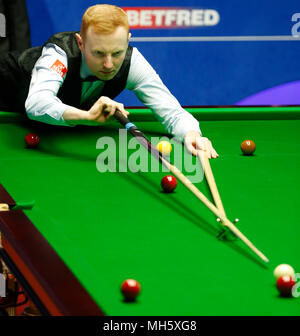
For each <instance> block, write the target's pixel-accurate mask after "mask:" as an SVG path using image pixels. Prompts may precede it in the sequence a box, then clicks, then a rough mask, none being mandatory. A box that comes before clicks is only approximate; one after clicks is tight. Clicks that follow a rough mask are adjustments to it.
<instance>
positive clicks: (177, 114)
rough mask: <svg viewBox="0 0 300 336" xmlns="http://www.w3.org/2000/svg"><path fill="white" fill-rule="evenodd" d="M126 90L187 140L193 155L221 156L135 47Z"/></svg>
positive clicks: (168, 128) (165, 124)
mask: <svg viewBox="0 0 300 336" xmlns="http://www.w3.org/2000/svg"><path fill="white" fill-rule="evenodd" d="M126 87H127V88H128V89H129V90H131V91H133V92H134V93H135V94H136V96H137V97H138V99H139V100H140V101H141V102H142V103H143V104H144V105H146V106H147V107H148V108H150V109H151V110H152V112H153V113H154V115H155V116H156V118H157V119H158V120H159V121H160V122H161V123H162V124H163V126H164V127H165V128H166V130H167V131H168V132H169V133H170V134H172V135H173V136H175V137H176V138H177V139H178V140H180V141H184V144H185V146H186V148H187V149H188V150H189V152H190V153H192V154H193V155H197V150H199V149H202V150H206V151H207V156H208V157H209V158H216V157H218V154H217V152H216V151H215V149H214V148H213V146H212V144H211V142H210V140H209V139H208V138H206V137H203V136H202V133H201V130H200V127H199V122H198V121H197V120H196V119H195V118H194V117H193V116H192V115H191V114H190V113H189V112H187V111H186V110H184V109H183V108H182V107H181V105H180V104H179V102H178V101H177V99H176V98H175V97H174V96H173V95H172V94H171V92H170V91H169V90H168V88H167V87H166V86H165V85H164V84H163V82H162V80H161V79H160V77H159V76H158V75H157V73H156V72H155V71H154V69H153V68H152V67H151V65H150V64H149V63H148V62H147V61H146V60H145V58H144V57H143V56H142V55H141V54H140V53H139V51H138V50H137V49H136V48H134V52H133V56H132V60H131V67H130V71H129V75H128V81H127V86H126Z"/></svg>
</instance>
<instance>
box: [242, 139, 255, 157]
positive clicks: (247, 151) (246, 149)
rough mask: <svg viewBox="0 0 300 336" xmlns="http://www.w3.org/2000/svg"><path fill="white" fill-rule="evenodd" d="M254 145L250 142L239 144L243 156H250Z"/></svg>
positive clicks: (253, 150)
mask: <svg viewBox="0 0 300 336" xmlns="http://www.w3.org/2000/svg"><path fill="white" fill-rule="evenodd" d="M255 149H256V145H255V143H254V142H253V141H252V140H245V141H243V142H242V144H241V150H242V152H243V153H244V155H252V154H253V153H254V152H255Z"/></svg>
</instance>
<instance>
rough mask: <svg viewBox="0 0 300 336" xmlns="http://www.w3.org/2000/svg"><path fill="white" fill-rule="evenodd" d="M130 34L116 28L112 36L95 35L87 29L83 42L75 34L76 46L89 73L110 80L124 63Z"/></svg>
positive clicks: (120, 28) (122, 28) (91, 29)
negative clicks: (83, 58)
mask: <svg viewBox="0 0 300 336" xmlns="http://www.w3.org/2000/svg"><path fill="white" fill-rule="evenodd" d="M129 38H130V34H128V33H127V31H126V29H125V28H124V27H117V28H116V30H115V31H114V32H113V33H112V34H99V33H96V32H95V31H94V29H93V27H89V28H88V30H87V32H86V36H85V38H84V40H83V39H82V37H81V36H80V35H79V34H76V39H77V42H78V46H79V48H80V50H81V51H82V53H83V54H84V57H85V60H86V63H87V65H88V67H89V69H90V70H91V72H92V73H93V74H94V75H95V76H96V77H98V78H99V79H101V80H104V81H106V80H110V79H112V78H113V77H114V76H115V75H116V74H117V73H118V71H119V70H120V68H121V66H122V63H123V61H124V58H125V55H126V50H127V47H128V41H129Z"/></svg>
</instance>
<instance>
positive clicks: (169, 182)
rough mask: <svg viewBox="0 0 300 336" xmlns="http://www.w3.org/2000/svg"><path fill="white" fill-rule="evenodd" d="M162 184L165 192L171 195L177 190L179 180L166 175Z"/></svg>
mask: <svg viewBox="0 0 300 336" xmlns="http://www.w3.org/2000/svg"><path fill="white" fill-rule="evenodd" d="M160 184H161V187H162V188H163V191H164V192H166V193H171V192H173V191H174V190H175V188H176V186H177V180H176V178H175V177H174V176H172V175H166V176H165V177H163V178H162V180H161V183H160Z"/></svg>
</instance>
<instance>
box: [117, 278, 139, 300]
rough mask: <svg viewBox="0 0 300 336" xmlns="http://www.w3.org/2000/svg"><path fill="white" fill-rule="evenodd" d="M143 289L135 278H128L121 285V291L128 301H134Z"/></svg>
mask: <svg viewBox="0 0 300 336" xmlns="http://www.w3.org/2000/svg"><path fill="white" fill-rule="evenodd" d="M140 291H141V285H140V284H139V283H138V282H137V281H136V280H134V279H127V280H125V281H124V282H123V283H122V285H121V292H122V294H123V296H124V299H125V300H126V301H134V300H135V299H136V297H137V296H138V294H139V293H140Z"/></svg>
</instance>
